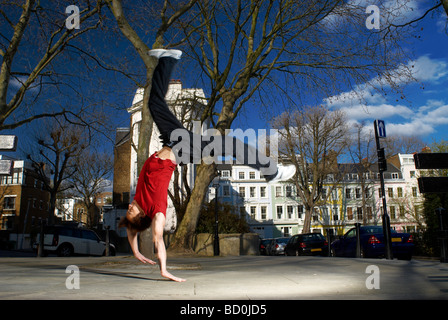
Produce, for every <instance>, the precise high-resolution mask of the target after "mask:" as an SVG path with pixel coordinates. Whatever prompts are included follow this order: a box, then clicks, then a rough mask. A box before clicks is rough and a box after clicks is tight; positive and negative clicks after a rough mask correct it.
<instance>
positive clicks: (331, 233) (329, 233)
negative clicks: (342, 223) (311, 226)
mask: <svg viewBox="0 0 448 320" xmlns="http://www.w3.org/2000/svg"><path fill="white" fill-rule="evenodd" d="M332 239H333V229H327V245H328V253H327V256H328V257H331V240H332Z"/></svg>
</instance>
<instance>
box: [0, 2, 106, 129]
mask: <svg viewBox="0 0 448 320" xmlns="http://www.w3.org/2000/svg"><path fill="white" fill-rule="evenodd" d="M22 2H23V5H20V4H18V3H17V2H16V1H14V2H10V3H6V2H3V3H2V4H1V8H0V14H1V15H2V17H3V18H4V20H2V23H1V26H2V31H1V32H0V34H1V37H0V55H1V57H2V63H1V69H0V130H3V129H14V128H17V127H18V126H21V125H23V124H25V123H28V122H30V121H32V120H35V119H39V118H44V117H54V116H57V115H63V114H65V115H67V116H69V115H75V113H73V112H72V111H71V110H69V109H65V108H61V107H58V109H56V110H53V111H48V110H43V109H40V108H34V109H31V110H29V111H28V112H22V114H21V116H20V117H15V118H14V119H13V120H12V121H10V122H9V123H8V122H7V119H11V118H12V117H11V116H12V115H13V114H15V113H17V111H18V110H20V109H21V108H20V107H21V106H22V107H23V105H27V104H32V103H33V102H34V101H36V100H37V98H38V97H39V96H40V95H41V94H42V92H45V91H46V90H47V88H48V87H49V86H55V87H60V86H62V85H61V83H66V84H67V87H69V86H70V85H69V84H68V83H67V82H66V81H64V80H63V79H64V78H65V77H67V76H68V75H67V72H66V71H62V70H61V68H59V69H58V68H57V67H56V66H59V67H61V66H63V67H64V66H65V63H66V62H67V60H66V61H65V62H64V61H61V60H59V61H58V62H56V61H57V57H59V56H61V55H62V54H63V53H64V52H66V51H67V50H66V49H67V47H68V46H69V45H70V44H71V43H72V42H75V40H77V39H79V38H80V37H81V36H82V35H83V34H85V33H87V32H88V31H90V30H92V29H96V28H97V27H98V26H99V24H100V19H99V13H100V9H101V7H102V6H103V3H102V1H97V2H96V3H95V2H94V3H92V4H91V3H90V1H86V3H83V4H85V8H84V9H81V10H80V12H79V24H80V25H82V28H79V29H76V28H67V27H66V23H65V22H66V18H67V17H68V16H67V15H66V14H65V9H66V7H67V3H65V2H64V3H60V2H59V1H52V2H51V5H50V4H48V3H45V4H44V3H42V2H41V1H35V0H27V1H22ZM66 58H67V57H66ZM27 97H28V98H29V101H27V100H26V98H27Z"/></svg>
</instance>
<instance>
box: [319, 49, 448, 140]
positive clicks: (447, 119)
mask: <svg viewBox="0 0 448 320" xmlns="http://www.w3.org/2000/svg"><path fill="white" fill-rule="evenodd" d="M407 67H409V68H410V69H411V70H412V76H413V77H414V78H415V80H417V81H418V82H424V83H428V84H437V83H440V82H442V81H443V80H446V79H447V78H448V63H447V62H446V61H443V60H437V59H431V58H430V57H429V56H421V57H419V58H418V59H416V60H413V61H409V62H408V63H407ZM404 69H405V68H404V66H399V67H397V68H396V69H395V70H393V72H392V74H393V79H392V81H393V83H395V84H396V85H398V86H401V85H404V84H405V83H406V82H407V79H406V76H404V75H403V70H404ZM370 83H371V84H372V83H373V84H375V85H381V86H382V87H383V88H385V89H390V87H389V86H388V82H387V81H386V80H385V79H384V78H383V77H381V76H379V77H377V78H375V79H372V81H371V82H370ZM417 95H418V94H417ZM417 95H416V93H415V92H411V93H410V94H409V97H406V98H407V99H412V97H415V96H417ZM432 97H433V98H432V99H428V100H427V101H426V104H425V105H421V106H417V107H412V108H411V107H409V106H406V105H404V104H403V103H402V102H401V103H396V104H393V103H391V102H390V101H388V99H389V100H391V98H389V97H388V96H384V95H382V94H380V93H379V92H377V91H375V90H374V89H373V86H371V85H368V84H363V85H359V86H357V87H356V88H355V89H353V90H351V91H347V92H343V93H341V94H339V95H336V96H333V97H330V98H328V99H325V100H324V103H325V104H326V105H327V106H328V107H329V108H331V109H340V110H343V111H344V112H345V113H346V115H347V117H348V118H349V120H350V121H352V122H353V123H359V122H360V121H365V120H373V119H383V120H387V128H388V134H392V135H395V134H401V135H421V136H425V135H429V134H432V133H434V132H435V131H436V127H438V126H442V125H448V104H446V103H445V102H444V101H443V100H437V99H435V98H434V95H433V96H432ZM393 101H394V102H396V100H395V99H394V100H393ZM403 101H406V100H403ZM416 103H417V102H416V101H412V104H413V105H416Z"/></svg>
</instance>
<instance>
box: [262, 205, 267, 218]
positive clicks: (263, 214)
mask: <svg viewBox="0 0 448 320" xmlns="http://www.w3.org/2000/svg"><path fill="white" fill-rule="evenodd" d="M260 212H261V220H266V218H267V207H266V206H261V207H260Z"/></svg>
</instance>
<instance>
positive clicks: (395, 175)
mask: <svg viewBox="0 0 448 320" xmlns="http://www.w3.org/2000/svg"><path fill="white" fill-rule="evenodd" d="M391 176H392V179H398V177H399V176H398V173H396V172H394V173H392V174H391Z"/></svg>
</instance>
